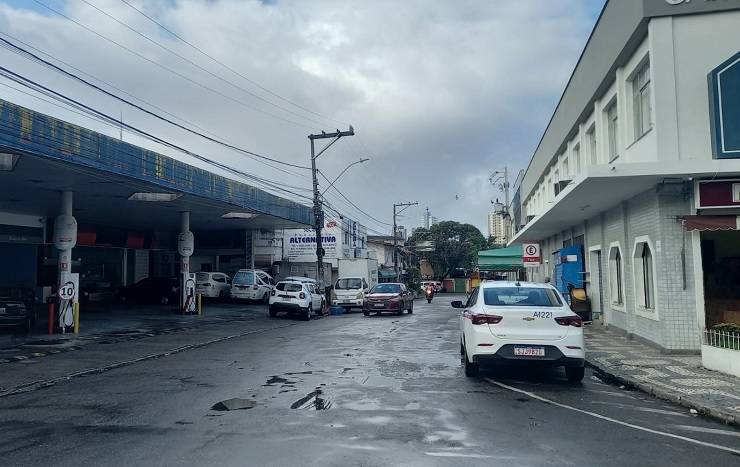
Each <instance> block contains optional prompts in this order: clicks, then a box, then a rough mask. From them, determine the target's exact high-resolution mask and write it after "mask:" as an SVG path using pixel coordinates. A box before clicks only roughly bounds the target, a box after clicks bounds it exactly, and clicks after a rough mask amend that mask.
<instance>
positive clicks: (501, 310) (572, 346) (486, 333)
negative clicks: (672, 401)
mask: <svg viewBox="0 0 740 467" xmlns="http://www.w3.org/2000/svg"><path fill="white" fill-rule="evenodd" d="M452 306H453V307H454V308H463V309H464V310H463V312H462V314H461V318H460V328H461V331H462V333H461V334H462V335H461V341H460V353H461V354H462V355H463V360H464V362H465V375H466V376H469V377H472V376H477V375H478V369H479V366H480V365H485V364H496V363H532V362H539V363H542V364H548V365H553V366H564V367H565V373H566V375H567V377H568V380H569V381H571V382H578V381H581V380H582V379H583V374H584V363H585V357H586V352H585V348H584V344H583V323H582V322H581V318H580V317H579V316H578V315H576V314H575V313H573V312H572V311H571V310H570V308H569V307H568V305H567V304H566V303H565V300H564V299H563V297H562V296H561V295H560V293H559V292H558V291H557V290H556V289H555V288H554V287H553V286H551V285H549V284H537V283H532V282H503V281H501V282H499V281H484V282H482V283H481V284H480V286H478V287H477V288H476V289H475V290H473V292H472V293H471V294H470V297H468V300H467V302H465V303H464V302H461V301H455V302H452Z"/></svg>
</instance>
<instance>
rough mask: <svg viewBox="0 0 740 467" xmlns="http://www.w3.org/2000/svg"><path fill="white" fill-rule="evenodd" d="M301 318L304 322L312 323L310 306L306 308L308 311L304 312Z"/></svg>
mask: <svg viewBox="0 0 740 467" xmlns="http://www.w3.org/2000/svg"><path fill="white" fill-rule="evenodd" d="M301 317H302V318H303V321H311V307H310V306H309V307H306V309H305V310H303V313H302V314H301Z"/></svg>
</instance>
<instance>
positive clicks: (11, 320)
mask: <svg viewBox="0 0 740 467" xmlns="http://www.w3.org/2000/svg"><path fill="white" fill-rule="evenodd" d="M33 303H34V299H33V291H31V290H27V289H24V288H17V287H0V326H13V327H21V328H23V329H25V330H26V331H30V330H31V328H32V327H33V324H34V322H35V321H36V314H35V312H34V306H33Z"/></svg>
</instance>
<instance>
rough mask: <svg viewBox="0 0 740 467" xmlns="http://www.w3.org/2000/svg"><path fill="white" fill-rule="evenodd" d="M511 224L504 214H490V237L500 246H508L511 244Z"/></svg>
mask: <svg viewBox="0 0 740 467" xmlns="http://www.w3.org/2000/svg"><path fill="white" fill-rule="evenodd" d="M509 231H510V228H509V223H508V222H507V220H506V216H505V214H504V213H503V212H492V213H490V214H488V236H489V237H492V238H493V241H494V242H495V243H496V244H499V245H506V244H507V243H508V242H509V237H510V236H509Z"/></svg>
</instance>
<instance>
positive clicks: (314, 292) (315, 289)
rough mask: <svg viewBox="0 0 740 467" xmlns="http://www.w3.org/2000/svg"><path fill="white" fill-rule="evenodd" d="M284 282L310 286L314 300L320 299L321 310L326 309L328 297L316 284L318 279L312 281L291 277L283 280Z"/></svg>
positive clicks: (305, 278)
mask: <svg viewBox="0 0 740 467" xmlns="http://www.w3.org/2000/svg"><path fill="white" fill-rule="evenodd" d="M283 280H284V281H293V282H301V283H303V284H306V285H308V290H309V291H310V292H311V295H313V296H314V299H318V300H319V302H320V303H321V310H323V309H324V307H325V306H326V296H325V295H324V291H323V290H322V287H321V286H320V285H319V284H318V282H316V279H311V278H310V277H299V276H290V277H286V278H285V279H283Z"/></svg>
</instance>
